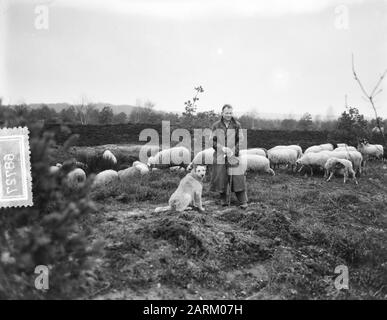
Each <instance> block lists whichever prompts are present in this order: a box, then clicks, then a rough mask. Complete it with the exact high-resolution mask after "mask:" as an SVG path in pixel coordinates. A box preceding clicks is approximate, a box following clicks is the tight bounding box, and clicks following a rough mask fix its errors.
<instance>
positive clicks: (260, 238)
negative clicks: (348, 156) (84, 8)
mask: <svg viewBox="0 0 387 320" xmlns="http://www.w3.org/2000/svg"><path fill="white" fill-rule="evenodd" d="M276 173H277V175H276V176H274V177H271V176H269V175H264V174H262V175H258V174H252V173H249V174H248V176H247V184H248V196H249V208H248V209H247V210H242V209H239V208H238V207H237V206H236V203H234V204H232V206H231V207H226V208H224V207H221V206H219V205H218V204H217V199H216V197H217V195H216V194H211V193H210V192H208V188H209V185H208V179H207V180H206V182H205V184H204V189H205V191H204V206H205V209H206V211H205V213H199V212H196V211H187V212H184V213H172V212H167V213H157V214H155V213H153V210H154V208H155V207H157V206H159V205H165V203H167V201H168V198H169V196H170V195H171V193H172V192H173V191H174V190H175V188H176V187H177V185H178V183H179V181H180V179H181V177H183V176H184V174H185V173H177V172H175V173H174V172H169V170H165V171H156V172H153V173H151V174H150V175H149V176H144V177H143V178H141V179H138V180H135V181H133V183H132V184H131V185H119V186H111V187H110V188H108V190H106V189H104V190H96V191H94V192H93V193H92V195H91V196H92V198H93V199H94V200H95V202H96V206H97V211H96V212H95V213H94V214H93V215H92V216H89V217H88V218H87V220H86V221H85V223H87V224H88V225H89V226H92V233H91V235H90V241H92V240H96V239H100V240H103V241H104V243H105V245H104V254H103V256H102V257H101V258H100V259H99V260H98V261H99V262H98V264H97V265H96V266H95V269H94V271H93V272H92V273H91V278H92V279H93V281H92V282H93V283H92V285H91V286H90V289H89V290H88V292H87V294H86V295H85V296H83V297H81V298H95V299H137V298H141V299H151V298H153V299H191V298H192V299H201V298H203V299H234V298H236V299H364V298H366V299H386V298H387V286H386V283H387V250H386V244H387V233H386V229H387V168H386V166H385V165H384V166H383V164H381V163H380V162H372V163H370V164H369V167H368V169H367V172H366V174H364V175H363V176H362V177H360V178H359V185H355V184H354V183H353V182H352V181H349V182H347V184H345V185H344V184H343V181H342V178H339V177H338V178H335V179H333V180H332V181H331V182H329V183H327V182H325V181H324V179H323V177H322V176H315V177H312V178H311V177H305V176H301V175H299V174H294V173H290V172H288V171H287V170H286V169H280V170H277V171H276ZM339 265H345V266H347V267H348V271H349V290H341V291H338V290H337V289H336V288H335V286H334V280H335V278H336V277H337V276H338V274H335V273H334V270H335V267H336V266H339Z"/></svg>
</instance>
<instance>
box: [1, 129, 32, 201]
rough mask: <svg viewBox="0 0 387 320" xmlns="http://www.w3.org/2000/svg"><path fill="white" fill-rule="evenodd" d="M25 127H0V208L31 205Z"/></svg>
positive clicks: (26, 130) (26, 132) (29, 170)
mask: <svg viewBox="0 0 387 320" xmlns="http://www.w3.org/2000/svg"><path fill="white" fill-rule="evenodd" d="M28 134H29V131H28V129H27V128H25V127H23V128H20V127H19V128H5V129H0V208H3V207H19V206H32V192H31V165H30V148H29V141H28Z"/></svg>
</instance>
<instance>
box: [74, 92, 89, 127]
mask: <svg viewBox="0 0 387 320" xmlns="http://www.w3.org/2000/svg"><path fill="white" fill-rule="evenodd" d="M86 107H87V97H86V96H85V95H82V96H81V103H80V104H79V105H77V106H75V109H76V110H77V117H79V120H80V121H81V124H83V125H85V124H87V119H86Z"/></svg>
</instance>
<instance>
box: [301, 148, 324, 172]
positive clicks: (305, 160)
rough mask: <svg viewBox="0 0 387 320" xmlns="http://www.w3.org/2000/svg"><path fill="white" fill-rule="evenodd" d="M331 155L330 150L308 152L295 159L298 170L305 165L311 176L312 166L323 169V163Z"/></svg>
mask: <svg viewBox="0 0 387 320" xmlns="http://www.w3.org/2000/svg"><path fill="white" fill-rule="evenodd" d="M330 157H331V151H321V152H308V153H306V152H305V154H304V155H303V156H302V157H301V158H300V159H298V160H297V161H296V164H297V169H298V172H300V171H301V170H302V169H303V168H305V167H307V168H309V169H310V175H311V176H313V168H320V169H322V170H324V166H325V163H326V162H327V160H328V159H329V158H330Z"/></svg>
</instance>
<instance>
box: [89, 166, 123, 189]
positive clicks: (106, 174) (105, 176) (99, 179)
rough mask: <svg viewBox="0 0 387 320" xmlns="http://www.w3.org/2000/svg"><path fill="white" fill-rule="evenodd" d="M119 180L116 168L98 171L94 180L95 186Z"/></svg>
mask: <svg viewBox="0 0 387 320" xmlns="http://www.w3.org/2000/svg"><path fill="white" fill-rule="evenodd" d="M117 181H118V173H117V171H115V170H104V171H101V172H100V173H98V174H97V175H96V176H95V178H94V181H93V187H99V186H105V185H107V184H110V183H115V182H117Z"/></svg>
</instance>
